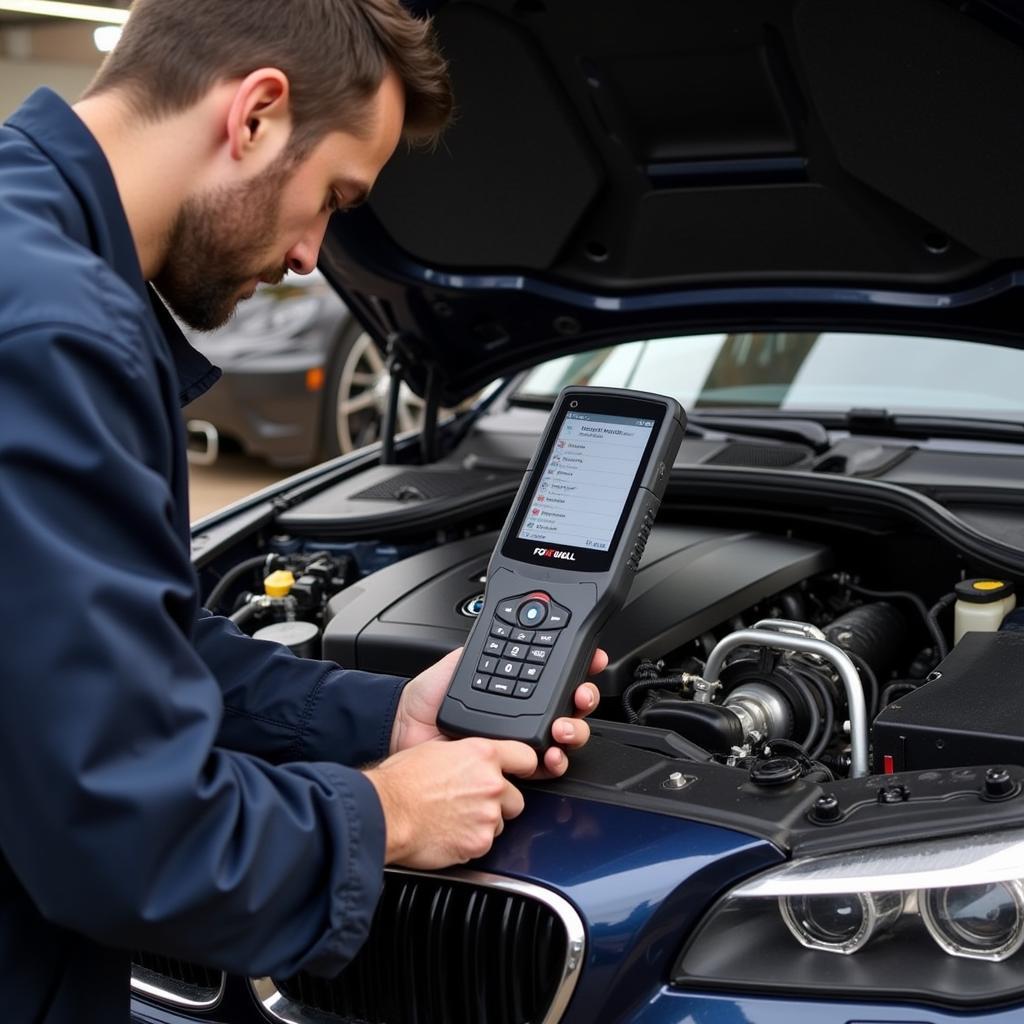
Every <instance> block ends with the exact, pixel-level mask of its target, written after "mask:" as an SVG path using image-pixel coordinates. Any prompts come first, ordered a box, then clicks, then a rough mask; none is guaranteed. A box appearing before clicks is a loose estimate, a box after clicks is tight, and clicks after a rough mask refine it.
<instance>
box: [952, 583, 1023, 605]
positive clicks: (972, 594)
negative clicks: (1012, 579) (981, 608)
mask: <svg viewBox="0 0 1024 1024" xmlns="http://www.w3.org/2000/svg"><path fill="white" fill-rule="evenodd" d="M954 589H955V590H956V596H957V597H958V598H959V599H960V600H961V601H967V602H968V603H970V604H992V603H993V602H995V601H1002V600H1003V598H1005V597H1009V596H1010V595H1011V594H1012V593H1013V584H1012V583H1009V582H1007V581H1006V580H992V579H978V580H961V581H960V582H959V583H958V584H957V585H956V587H955V588H954Z"/></svg>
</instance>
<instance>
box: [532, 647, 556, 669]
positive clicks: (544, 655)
mask: <svg viewBox="0 0 1024 1024" xmlns="http://www.w3.org/2000/svg"><path fill="white" fill-rule="evenodd" d="M529 651H530V653H529V654H527V656H526V660H527V661H532V662H533V663H534V664H536V665H546V664H547V660H548V655H549V654H550V653H551V648H550V647H531V648H530V649H529Z"/></svg>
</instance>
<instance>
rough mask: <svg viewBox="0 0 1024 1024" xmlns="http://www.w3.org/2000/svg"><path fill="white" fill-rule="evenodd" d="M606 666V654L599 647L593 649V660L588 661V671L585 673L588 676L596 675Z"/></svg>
mask: <svg viewBox="0 0 1024 1024" xmlns="http://www.w3.org/2000/svg"><path fill="white" fill-rule="evenodd" d="M607 667H608V654H607V653H606V652H605V651H602V650H601V648H600V647H598V649H597V650H596V651H594V660H593V661H591V663H590V671H589V672H588V673H587V675H588V676H596V675H598V674H599V673H600V672H603V671H604V670H605V669H606V668H607Z"/></svg>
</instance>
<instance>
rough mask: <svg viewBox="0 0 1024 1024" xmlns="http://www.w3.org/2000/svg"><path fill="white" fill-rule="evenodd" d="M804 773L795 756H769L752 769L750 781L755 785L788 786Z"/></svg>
mask: <svg viewBox="0 0 1024 1024" xmlns="http://www.w3.org/2000/svg"><path fill="white" fill-rule="evenodd" d="M802 774H803V769H802V768H801V767H800V762H799V761H798V760H797V759H796V758H795V757H769V758H767V759H766V760H764V761H758V762H757V763H756V764H755V765H754V766H753V767H752V768H751V769H750V781H751V782H753V783H754V785H755V786H767V787H773V786H788V785H789V784H790V783H791V782H796V781H797V780H798V779H799V778H800V776H801V775H802Z"/></svg>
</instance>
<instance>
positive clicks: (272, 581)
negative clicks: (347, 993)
mask: <svg viewBox="0 0 1024 1024" xmlns="http://www.w3.org/2000/svg"><path fill="white" fill-rule="evenodd" d="M294 586H295V577H294V576H293V575H292V574H291V573H290V572H288V570H287V569H282V570H279V571H278V572H272V573H271V574H270V575H269V576H268V577H267V578H266V579H265V580H264V581H263V589H264V590H265V591H266V593H267V597H287V596H288V595H289V594H290V593H291V592H292V587H294Z"/></svg>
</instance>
